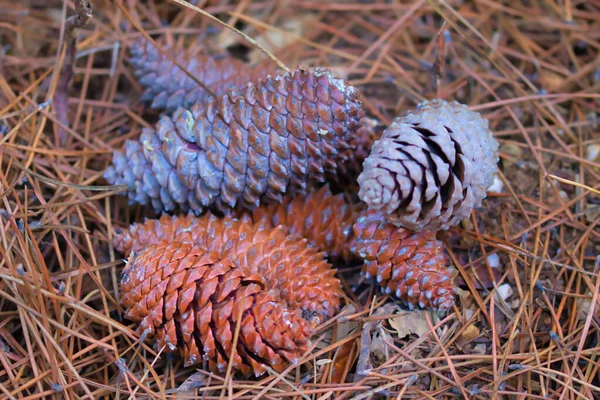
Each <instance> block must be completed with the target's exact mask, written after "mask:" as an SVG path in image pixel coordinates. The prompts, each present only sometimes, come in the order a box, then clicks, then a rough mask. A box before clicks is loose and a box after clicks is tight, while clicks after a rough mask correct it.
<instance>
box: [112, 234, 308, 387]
mask: <svg viewBox="0 0 600 400" xmlns="http://www.w3.org/2000/svg"><path fill="white" fill-rule="evenodd" d="M121 293H122V299H121V303H122V304H123V306H125V307H126V309H127V313H126V317H127V318H129V319H130V320H132V321H136V322H139V326H138V332H140V333H142V334H145V335H148V334H150V335H153V336H154V337H156V338H157V341H156V344H155V346H156V347H157V349H160V348H163V347H164V351H166V352H174V351H175V350H176V349H177V348H179V349H181V350H182V353H183V357H184V360H185V363H186V365H193V364H197V363H200V362H202V361H203V360H204V361H206V362H207V363H208V366H209V368H211V369H212V370H213V371H218V372H224V371H225V370H226V369H227V366H228V364H229V362H231V363H232V367H233V368H234V369H235V370H239V371H240V372H242V373H243V374H245V375H249V374H250V373H252V372H253V373H254V374H256V375H257V376H258V375H260V374H262V373H263V372H264V371H265V366H266V365H268V366H270V367H272V368H273V369H275V370H276V371H281V370H282V369H284V368H285V367H286V366H287V365H288V364H289V363H296V362H297V360H298V358H299V357H300V356H301V355H302V354H303V353H304V352H305V351H306V350H307V348H308V346H309V338H310V335H311V331H312V328H311V326H310V325H309V323H308V322H307V321H306V320H305V319H304V318H302V316H301V313H300V310H295V311H292V310H289V309H287V306H286V305H285V303H283V302H282V301H281V300H280V298H279V296H278V293H277V292H276V291H270V292H268V291H267V290H266V284H265V281H264V280H263V279H262V278H261V277H260V276H258V275H256V274H255V273H252V272H251V271H250V270H248V269H247V268H240V267H238V266H236V265H235V264H234V263H233V262H231V261H230V260H228V259H219V256H218V255H217V254H216V253H206V252H204V251H202V250H199V249H198V248H196V247H194V246H193V245H192V244H189V243H188V244H186V243H179V242H168V243H167V242H162V243H158V244H151V245H148V246H146V247H145V248H144V250H142V251H140V252H139V253H137V254H135V255H133V256H132V257H131V258H130V260H129V262H128V264H127V267H126V268H125V270H124V271H123V276H122V279H121ZM237 324H241V326H240V330H239V337H238V340H237V342H236V345H235V349H234V348H233V342H234V341H233V338H234V333H235V330H236V326H237Z"/></svg>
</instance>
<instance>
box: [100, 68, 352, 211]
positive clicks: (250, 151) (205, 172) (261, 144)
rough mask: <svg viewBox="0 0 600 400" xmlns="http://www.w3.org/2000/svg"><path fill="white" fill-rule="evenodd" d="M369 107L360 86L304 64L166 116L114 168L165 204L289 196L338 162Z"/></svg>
mask: <svg viewBox="0 0 600 400" xmlns="http://www.w3.org/2000/svg"><path fill="white" fill-rule="evenodd" d="M361 116H362V110H361V108H360V101H359V99H358V94H357V91H356V89H355V88H353V87H350V86H346V84H345V83H344V82H343V81H342V80H340V79H336V78H334V77H332V76H331V75H330V73H329V72H327V71H324V70H321V69H317V70H316V71H312V72H308V71H304V70H297V71H294V72H293V73H290V74H286V75H283V76H280V77H275V78H273V77H268V78H266V80H265V81H261V82H260V83H259V84H258V85H257V86H256V87H255V86H252V85H250V84H249V85H248V86H246V87H245V88H244V89H240V90H233V91H231V92H230V93H229V94H227V95H224V96H222V97H221V98H219V99H218V100H216V101H211V102H210V103H208V104H205V105H203V104H196V105H194V106H193V107H192V108H191V110H183V109H178V110H177V111H176V112H175V113H174V114H173V118H168V117H163V118H162V119H161V120H160V121H159V122H158V124H157V125H156V130H154V129H145V130H144V131H143V133H142V137H141V138H140V140H139V141H136V142H134V141H127V143H126V144H125V152H124V153H123V152H115V154H114V156H113V163H114V165H113V166H111V167H109V168H108V169H107V171H106V173H105V175H104V176H105V178H106V179H107V180H108V182H110V183H111V184H126V185H127V186H128V188H129V198H130V200H131V201H132V202H137V203H140V204H152V205H153V206H154V207H155V208H156V209H157V210H173V209H175V208H176V207H177V206H178V207H180V208H181V209H183V210H186V209H191V210H193V211H195V212H199V211H201V210H202V209H203V208H204V207H207V206H216V207H217V208H219V209H221V210H226V209H228V208H229V207H234V206H235V205H236V204H238V203H239V204H242V205H243V206H244V207H248V208H253V207H256V206H258V204H259V203H260V202H261V201H266V202H281V201H282V199H283V195H284V193H288V194H290V195H298V194H303V193H305V191H306V187H307V185H308V184H309V183H311V182H323V181H324V179H325V173H328V172H331V173H333V172H334V171H335V169H336V162H338V163H339V162H341V161H343V159H344V157H345V156H344V155H343V154H339V153H340V152H343V151H344V150H345V149H347V148H349V144H348V141H349V140H350V138H351V137H352V136H353V135H354V134H355V132H356V131H357V129H358V128H359V120H360V117H361Z"/></svg>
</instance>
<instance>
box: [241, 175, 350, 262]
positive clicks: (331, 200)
mask: <svg viewBox="0 0 600 400" xmlns="http://www.w3.org/2000/svg"><path fill="white" fill-rule="evenodd" d="M359 213H360V208H359V207H358V206H356V205H353V204H348V203H347V202H346V201H345V200H344V196H343V195H342V194H338V195H333V194H332V193H331V192H330V191H329V189H328V188H327V187H326V186H324V187H322V188H320V189H317V190H316V191H314V192H312V193H310V194H308V195H307V196H297V197H290V196H288V197H285V198H284V201H283V203H281V204H273V205H269V206H261V207H258V208H256V209H255V210H254V211H253V212H252V219H253V220H254V222H255V223H267V224H270V226H278V225H282V226H283V227H285V229H286V230H287V231H288V232H289V233H290V234H291V235H294V236H295V237H300V238H306V239H307V240H308V241H309V242H310V243H311V244H313V245H314V246H316V247H318V248H319V249H321V250H322V251H325V252H326V253H327V255H329V256H330V257H333V258H341V259H342V260H345V261H349V260H351V259H353V258H354V257H355V256H354V254H353V253H352V251H351V246H349V243H350V241H351V240H352V236H353V233H352V225H353V224H354V222H355V221H356V219H357V218H358V215H359Z"/></svg>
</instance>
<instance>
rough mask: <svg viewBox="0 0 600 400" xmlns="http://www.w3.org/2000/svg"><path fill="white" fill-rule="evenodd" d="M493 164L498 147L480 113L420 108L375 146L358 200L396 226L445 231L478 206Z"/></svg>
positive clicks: (448, 105) (434, 105)
mask: <svg viewBox="0 0 600 400" xmlns="http://www.w3.org/2000/svg"><path fill="white" fill-rule="evenodd" d="M497 163H498V143H497V142H496V140H495V139H494V137H493V135H492V132H491V131H490V129H489V128H488V121H487V120H485V119H483V118H482V117H481V115H480V114H479V113H476V112H473V111H470V110H469V109H468V108H467V106H465V105H463V104H460V103H457V102H447V101H444V100H433V101H430V102H424V103H422V104H420V105H419V106H418V107H417V109H416V110H415V111H414V112H412V113H410V114H408V115H407V116H404V117H400V118H397V119H396V120H395V121H394V122H393V123H392V124H391V125H390V127H389V128H388V129H387V130H386V131H385V132H384V133H383V135H382V138H381V139H380V140H378V141H376V142H375V144H374V145H373V148H372V150H371V154H370V155H369V157H367V159H366V160H365V162H364V165H363V172H362V173H361V174H360V176H359V178H358V183H359V185H360V191H359V197H360V199H361V200H362V201H364V202H365V203H367V205H368V206H369V208H371V209H377V210H381V211H382V212H384V213H385V214H386V215H387V219H388V220H389V221H390V222H393V223H395V224H396V225H398V226H404V227H407V228H409V229H413V230H417V231H420V230H425V229H426V230H438V229H448V228H449V227H450V226H452V225H455V224H457V223H458V222H460V221H461V220H462V219H464V218H468V217H469V216H470V214H471V210H472V209H473V208H474V207H479V206H480V205H481V201H482V200H483V199H484V198H485V197H486V191H487V188H488V187H490V185H491V184H492V183H493V180H494V175H495V173H496V171H497Z"/></svg>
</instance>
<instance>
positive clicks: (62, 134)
mask: <svg viewBox="0 0 600 400" xmlns="http://www.w3.org/2000/svg"><path fill="white" fill-rule="evenodd" d="M75 11H76V14H75V15H73V16H71V17H69V18H68V19H67V20H66V21H65V34H66V42H67V44H66V46H67V48H66V53H65V60H64V62H63V65H62V68H61V69H60V75H59V76H58V82H57V84H56V91H55V93H54V108H55V110H56V117H57V119H58V120H59V121H60V122H61V123H62V124H63V125H65V126H69V118H68V112H69V105H68V99H69V87H70V85H71V79H73V75H74V72H73V71H74V69H75V58H76V57H75V56H76V54H77V36H78V33H79V29H80V28H82V27H84V26H86V25H87V24H88V23H89V21H90V18H92V4H91V1H90V0H77V1H76V2H75ZM57 135H58V143H59V145H60V146H61V147H62V146H65V145H66V144H67V139H68V136H67V132H66V131H65V129H64V128H62V127H61V126H60V125H58V126H57Z"/></svg>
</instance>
